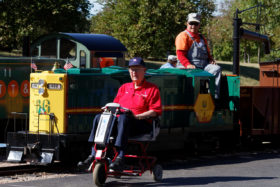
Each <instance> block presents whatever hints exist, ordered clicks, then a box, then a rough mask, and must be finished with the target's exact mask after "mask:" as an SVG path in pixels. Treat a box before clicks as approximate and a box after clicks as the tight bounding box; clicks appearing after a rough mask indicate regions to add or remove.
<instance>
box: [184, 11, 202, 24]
mask: <svg viewBox="0 0 280 187" xmlns="http://www.w3.org/2000/svg"><path fill="white" fill-rule="evenodd" d="M200 17H201V16H200V14H197V13H189V15H188V17H187V21H188V22H192V21H193V22H198V23H200Z"/></svg>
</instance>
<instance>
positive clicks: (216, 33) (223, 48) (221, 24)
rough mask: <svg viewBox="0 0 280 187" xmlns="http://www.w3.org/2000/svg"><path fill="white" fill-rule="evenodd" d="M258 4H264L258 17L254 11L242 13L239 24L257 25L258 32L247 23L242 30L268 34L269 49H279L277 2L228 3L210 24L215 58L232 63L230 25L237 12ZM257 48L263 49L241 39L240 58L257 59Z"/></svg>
mask: <svg viewBox="0 0 280 187" xmlns="http://www.w3.org/2000/svg"><path fill="white" fill-rule="evenodd" d="M258 3H261V4H262V5H263V6H262V7H261V14H257V8H254V9H251V10H248V11H245V12H242V13H241V14H239V18H241V19H242V22H247V23H260V24H261V27H260V30H257V29H256V27H255V26H253V25H247V24H243V25H242V28H245V29H247V30H250V31H254V32H260V33H261V34H265V35H268V36H269V38H270V40H271V48H274V49H279V48H280V32H279V31H280V26H279V24H278V23H279V21H280V11H279V8H280V5H279V1H278V0H270V1H265V0H246V1H243V0H227V1H225V2H224V4H223V5H224V6H223V9H222V10H221V15H219V16H217V17H215V18H214V19H213V20H212V22H211V23H210V24H209V30H210V31H211V34H210V39H211V41H213V42H212V48H213V54H214V56H215V58H216V59H219V60H232V41H233V40H232V36H233V34H232V32H233V26H232V23H233V18H234V13H235V11H236V9H238V10H245V9H248V8H250V7H253V6H256V5H257V4H258ZM258 45H261V46H262V44H261V43H258V42H253V41H246V40H243V39H242V40H241V43H240V54H241V58H240V59H242V56H243V57H244V56H245V57H247V56H248V55H250V56H257V54H258ZM262 51H263V50H262ZM261 55H262V56H263V57H265V58H270V57H269V56H264V54H263V53H262V54H261Z"/></svg>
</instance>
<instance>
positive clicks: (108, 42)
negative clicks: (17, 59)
mask: <svg viewBox="0 0 280 187" xmlns="http://www.w3.org/2000/svg"><path fill="white" fill-rule="evenodd" d="M52 38H66V39H70V40H74V41H76V42H78V43H81V44H83V45H84V46H86V47H87V49H88V50H90V51H127V49H126V47H125V46H124V45H123V44H122V43H121V42H120V41H119V40H117V39H116V38H114V37H112V36H109V35H106V34H84V33H62V32H61V33H56V34H49V35H44V36H41V37H39V38H38V39H36V40H35V41H34V42H33V43H32V46H36V45H38V44H40V43H42V42H43V41H46V40H49V39H52ZM31 48H32V47H31Z"/></svg>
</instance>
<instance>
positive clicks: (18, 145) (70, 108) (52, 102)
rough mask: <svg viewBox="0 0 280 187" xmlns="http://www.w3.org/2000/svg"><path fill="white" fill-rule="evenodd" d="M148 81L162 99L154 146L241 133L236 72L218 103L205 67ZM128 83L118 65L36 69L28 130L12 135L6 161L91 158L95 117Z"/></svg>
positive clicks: (155, 74) (150, 75) (166, 72)
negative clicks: (158, 126) (195, 138)
mask: <svg viewBox="0 0 280 187" xmlns="http://www.w3.org/2000/svg"><path fill="white" fill-rule="evenodd" d="M146 79H147V80H148V81H150V82H153V83H155V84H156V85H157V86H158V87H159V89H160V93H161V98H162V103H163V114H162V117H161V132H160V135H159V137H158V139H157V141H156V143H155V144H154V146H152V147H151V148H154V149H167V148H168V149H171V148H183V147H184V146H185V145H186V144H187V142H188V141H196V140H194V137H199V135H205V134H211V135H215V136H216V137H219V136H220V135H225V134H227V135H229V134H232V133H234V132H238V131H236V129H238V123H237V117H236V111H237V109H238V107H239V106H238V104H239V77H238V76H225V77H223V81H222V84H223V88H224V89H222V93H221V95H222V98H221V99H220V101H222V102H221V103H222V104H220V105H219V106H216V103H215V101H214V100H213V99H212V98H213V94H214V90H215V88H214V86H215V85H214V77H213V75H211V74H209V73H207V72H205V71H202V70H199V69H195V70H187V69H174V70H172V69H163V70H161V69H159V70H152V69H150V70H148V71H147V73H146ZM128 81H130V77H129V73H128V70H127V69H125V68H122V67H118V66H111V67H107V68H102V69H100V68H90V69H81V68H72V69H69V70H68V71H65V70H63V69H57V70H55V71H54V72H51V71H44V72H41V73H39V72H36V73H32V74H31V76H30V90H31V91H30V113H29V116H30V122H29V128H28V129H25V130H23V131H17V132H9V133H8V137H7V143H8V146H9V147H8V148H9V149H8V157H7V160H8V161H29V162H32V163H43V164H48V163H52V162H53V161H55V160H58V161H63V160H67V159H68V160H76V159H80V157H85V156H87V154H88V151H89V150H90V149H89V146H90V145H89V144H88V143H87V139H88V136H89V132H90V130H91V127H92V121H93V118H94V116H95V115H96V114H97V113H100V112H101V107H102V106H104V105H105V104H106V103H108V102H112V100H113V99H114V97H115V95H116V93H117V90H118V88H119V87H120V85H122V84H123V83H125V82H128Z"/></svg>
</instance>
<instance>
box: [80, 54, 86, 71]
mask: <svg viewBox="0 0 280 187" xmlns="http://www.w3.org/2000/svg"><path fill="white" fill-rule="evenodd" d="M86 60H87V56H86V52H85V51H80V68H86V62H87V61H86Z"/></svg>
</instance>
